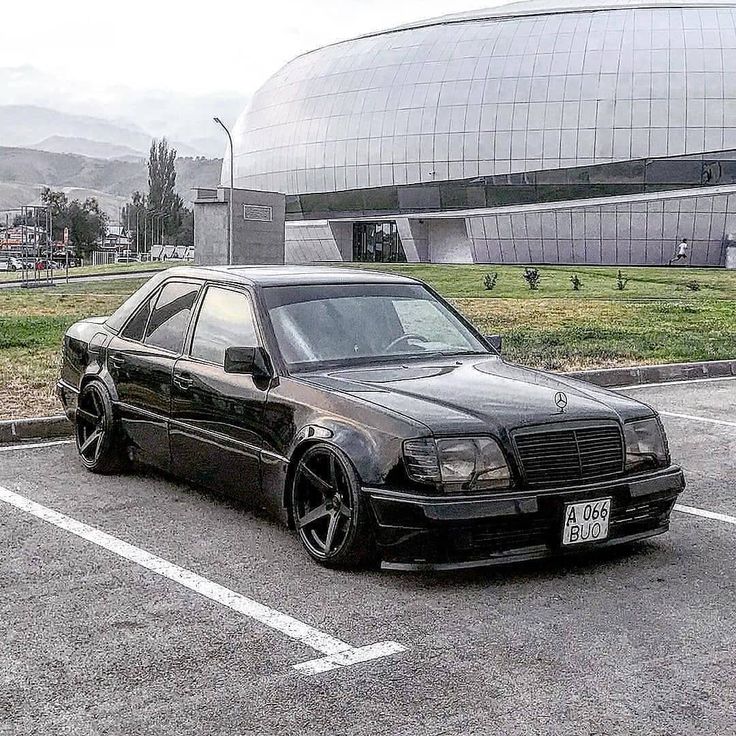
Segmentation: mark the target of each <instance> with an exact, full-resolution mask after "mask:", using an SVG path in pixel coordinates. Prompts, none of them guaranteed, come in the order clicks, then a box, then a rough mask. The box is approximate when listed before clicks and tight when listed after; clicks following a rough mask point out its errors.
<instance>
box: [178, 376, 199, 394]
mask: <svg viewBox="0 0 736 736" xmlns="http://www.w3.org/2000/svg"><path fill="white" fill-rule="evenodd" d="M193 384H194V379H193V378H192V377H191V376H187V375H185V374H182V375H180V376H174V385H175V386H176V387H177V388H180V389H181V390H182V391H188V390H189V389H190V388H191V387H192V385H193Z"/></svg>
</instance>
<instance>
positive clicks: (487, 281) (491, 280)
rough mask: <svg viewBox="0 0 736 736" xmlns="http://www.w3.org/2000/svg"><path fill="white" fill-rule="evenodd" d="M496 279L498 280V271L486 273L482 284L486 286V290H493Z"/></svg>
mask: <svg viewBox="0 0 736 736" xmlns="http://www.w3.org/2000/svg"><path fill="white" fill-rule="evenodd" d="M496 281H498V273H487V274H486V275H485V276H484V277H483V286H485V287H486V291H493V288H494V287H495V286H496Z"/></svg>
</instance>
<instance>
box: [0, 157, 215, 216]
mask: <svg viewBox="0 0 736 736" xmlns="http://www.w3.org/2000/svg"><path fill="white" fill-rule="evenodd" d="M221 167H222V160H221V159H206V158H179V159H177V161H176V170H177V181H176V183H177V190H178V192H179V194H180V195H181V197H182V199H184V201H185V202H190V199H191V195H192V189H193V188H195V187H215V186H217V184H218V183H219V181H220V169H221ZM44 186H48V187H51V188H52V189H63V190H64V191H67V192H74V193H73V194H72V197H73V198H80V199H84V198H85V196H97V197H98V199H100V203H101V204H102V205H103V207H104V208H105V210H106V211H107V212H108V214H109V215H110V216H111V217H115V218H116V217H117V210H118V206H119V205H120V204H122V203H124V202H125V201H127V200H128V198H129V197H130V195H131V193H132V192H134V191H136V190H138V191H141V192H143V191H145V190H146V189H147V187H148V171H147V168H146V163H145V161H143V160H140V161H135V162H131V161H120V160H115V159H100V158H91V157H89V156H80V155H77V154H67V153H51V152H47V151H37V150H32V149H28V148H8V147H0V210H4V209H11V208H16V207H19V206H22V205H27V204H32V203H33V202H35V201H37V200H38V197H39V194H40V191H41V189H42V188H43V187H44ZM85 192H87V194H85ZM103 197H104V200H103ZM3 219H4V218H3Z"/></svg>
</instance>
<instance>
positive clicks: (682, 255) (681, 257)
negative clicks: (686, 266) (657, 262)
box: [667, 238, 690, 266]
mask: <svg viewBox="0 0 736 736" xmlns="http://www.w3.org/2000/svg"><path fill="white" fill-rule="evenodd" d="M689 247H690V246H689V245H688V242H687V240H686V239H685V238H683V239H682V242H681V243H680V245H678V246H677V252H676V253H675V255H674V256H672V258H670V261H669V263H668V264H667V265H668V266H671V265H672V264H673V263H678V262H679V261H685V262H686V263H687V250H688V248H689Z"/></svg>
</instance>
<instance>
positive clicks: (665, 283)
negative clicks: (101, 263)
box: [0, 264, 736, 418]
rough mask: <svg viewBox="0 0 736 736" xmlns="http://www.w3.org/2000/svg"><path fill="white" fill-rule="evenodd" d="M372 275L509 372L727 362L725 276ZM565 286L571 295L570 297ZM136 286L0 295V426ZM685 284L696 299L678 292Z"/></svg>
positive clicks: (730, 284) (43, 404) (48, 408)
mask: <svg viewBox="0 0 736 736" xmlns="http://www.w3.org/2000/svg"><path fill="white" fill-rule="evenodd" d="M135 265H137V266H139V267H140V265H141V264H135ZM146 265H149V264H146ZM150 265H151V266H152V265H153V264H150ZM365 267H366V268H371V267H372V266H365ZM108 268H110V267H108ZM118 268H119V266H118ZM377 268H379V269H380V270H384V271H394V272H400V273H405V274H407V275H410V276H414V277H417V278H421V279H423V280H425V281H427V282H428V283H430V284H431V285H432V286H433V287H434V288H435V289H437V290H438V291H439V292H440V293H442V294H443V295H445V296H446V297H448V298H449V299H451V300H452V301H453V303H454V304H456V306H457V307H458V308H459V309H460V310H461V311H462V312H463V313H464V314H466V315H467V316H468V318H469V319H471V320H472V321H473V322H474V323H475V324H476V325H477V326H478V328H479V329H480V330H481V331H483V332H485V333H494V334H495V333H500V334H501V335H503V337H504V352H505V354H506V357H507V358H508V359H509V360H511V361H513V362H518V363H524V364H527V365H533V366H541V367H545V368H550V369H556V370H566V369H575V368H587V367H593V366H614V365H630V364H636V363H666V362H679V361H689V360H715V359H723V358H734V357H736V272H727V271H722V270H705V269H701V270H699V269H682V268H671V269H666V268H661V269H643V268H624V269H622V271H623V274H624V276H625V277H626V278H629V279H630V281H629V283H628V284H627V286H626V289H625V290H623V291H618V290H617V289H616V288H615V287H616V277H617V271H618V269H615V268H593V267H580V268H569V267H555V268H552V267H549V268H541V269H540V271H541V282H540V287H539V289H538V290H537V291H530V290H529V289H528V287H527V285H526V282H525V281H524V279H523V277H522V274H523V270H524V269H523V268H519V267H510V266H503V267H492V266H491V267H489V266H434V265H407V264H402V265H395V266H393V265H392V266H388V265H384V264H382V265H381V266H378V267H377ZM80 271H81V269H80ZM494 272H497V273H498V281H497V284H496V287H495V288H494V289H493V290H492V291H487V290H485V289H484V286H483V276H484V275H485V274H486V273H494ZM573 274H577V275H578V277H579V278H580V279H581V281H582V283H583V286H582V288H581V290H580V291H573V290H572V288H571V284H570V277H571V276H572V275H573ZM143 281H144V279H141V280H139V279H120V280H110V281H101V282H97V283H94V282H93V283H81V284H70V285H68V286H58V287H55V288H50V289H43V290H30V291H27V290H24V289H9V290H0V418H8V417H20V416H34V415H40V414H48V413H56V412H58V411H59V408H60V407H59V405H58V403H57V401H56V397H55V396H54V392H53V385H54V382H55V380H56V374H57V371H58V350H59V345H60V344H61V338H62V336H63V334H64V331H65V330H66V328H67V327H68V326H69V325H70V324H72V323H73V322H75V321H77V320H78V319H81V318H83V317H86V316H90V315H100V314H109V313H110V312H112V311H113V310H114V309H115V308H116V307H117V306H118V305H119V304H120V303H122V301H124V299H125V298H126V297H127V296H128V295H129V294H130V293H132V292H133V291H134V290H135V289H136V288H138V287H139V286H140V284H142V283H143ZM693 281H695V282H697V283H698V285H699V287H700V289H699V290H698V291H693V290H691V289H689V288H688V287H687V286H686V284H687V283H688V282H693Z"/></svg>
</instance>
